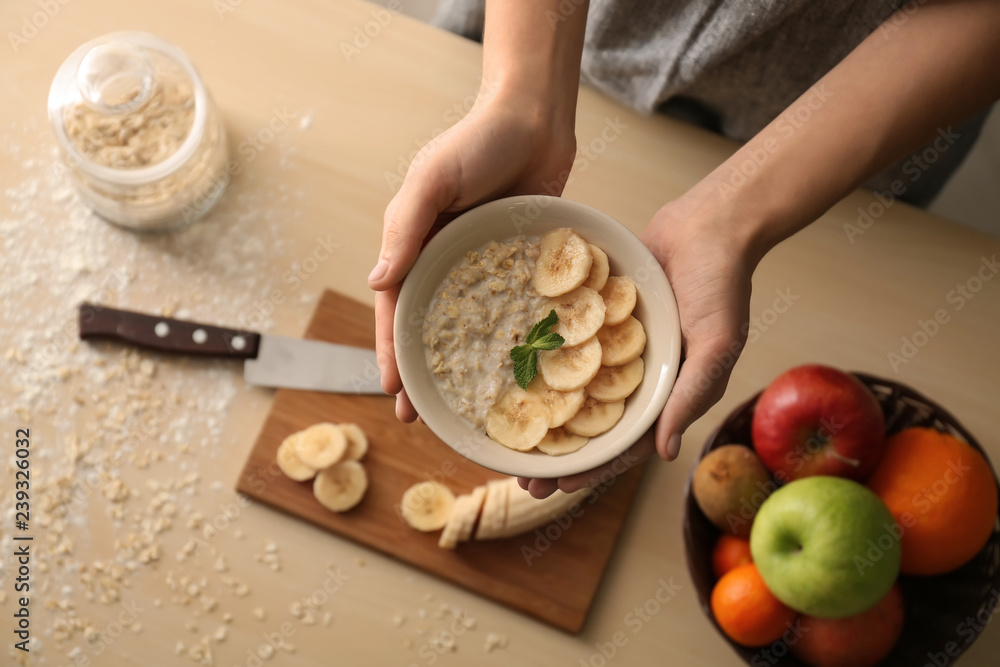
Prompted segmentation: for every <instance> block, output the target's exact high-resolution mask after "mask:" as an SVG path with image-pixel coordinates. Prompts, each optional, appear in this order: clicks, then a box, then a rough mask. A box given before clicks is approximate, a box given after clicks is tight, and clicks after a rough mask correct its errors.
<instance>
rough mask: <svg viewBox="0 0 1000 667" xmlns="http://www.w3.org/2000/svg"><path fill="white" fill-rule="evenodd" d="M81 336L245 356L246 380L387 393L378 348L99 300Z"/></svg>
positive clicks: (86, 314) (85, 309) (84, 312)
mask: <svg viewBox="0 0 1000 667" xmlns="http://www.w3.org/2000/svg"><path fill="white" fill-rule="evenodd" d="M80 338H81V339H90V338H106V339H112V340H117V341H120V342H123V343H128V344H131V345H135V346H138V347H143V348H147V349H151V350H157V351H159V352H174V353H178V354H186V355H191V356H205V357H218V358H224V359H242V360H243V379H244V380H246V382H247V383H248V384H252V385H259V386H264V387H287V388H290V389H305V390H311V391H326V392H334V393H343V394H381V395H384V393H383V391H382V385H381V379H380V374H379V370H378V362H377V360H376V357H375V350H369V349H365V348H360V347H353V346H350V345H339V344H337V343H325V342H322V341H316V340H304V339H300V338H286V337H284V336H271V335H269V334H261V333H257V332H253V331H242V330H240V329H227V328H225V327H217V326H213V325H209V324H201V323H198V322H191V321H188V320H178V319H174V318H170V317H157V316H155V315H147V314H145V313H136V312H133V311H129V310H119V309H117V308H109V307H108V306H102V305H99V304H93V303H82V304H80Z"/></svg>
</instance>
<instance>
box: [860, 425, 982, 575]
mask: <svg viewBox="0 0 1000 667" xmlns="http://www.w3.org/2000/svg"><path fill="white" fill-rule="evenodd" d="M868 488H870V489H871V490H872V491H874V492H875V494H876V495H878V497H879V498H881V499H882V501H883V502H885V504H886V505H887V506H888V507H889V511H890V512H892V515H893V516H894V517H895V518H896V522H897V525H896V526H895V527H894V531H895V533H896V534H899V535H900V537H899V539H900V546H901V547H902V552H903V560H902V566H901V570H902V571H903V572H904V573H906V574H942V573H944V572H950V571H951V570H954V569H955V568H958V567H961V566H962V565H965V564H966V563H967V562H969V561H970V560H972V558H973V557H974V556H975V555H976V554H977V553H978V552H979V550H980V549H982V548H983V546H984V545H985V544H986V542H987V541H988V540H989V538H990V535H991V534H992V533H993V528H994V524H995V523H996V520H997V485H996V479H995V477H994V476H993V470H992V468H990V464H989V462H988V461H987V460H986V459H985V458H984V457H983V455H982V454H980V453H979V452H978V451H976V450H975V449H974V448H972V447H971V446H970V445H968V444H966V443H965V442H962V441H961V440H959V439H958V438H955V437H954V436H951V435H949V434H947V433H941V432H939V431H936V430H934V429H929V428H908V429H906V430H904V431H900V432H899V433H897V434H896V435H894V436H892V437H891V438H889V440H888V441H886V450H885V454H884V455H883V457H882V461H881V462H880V463H879V465H878V467H877V468H876V469H875V472H873V473H872V476H871V477H870V478H868Z"/></svg>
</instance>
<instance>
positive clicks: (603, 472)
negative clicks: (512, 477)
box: [517, 429, 656, 498]
mask: <svg viewBox="0 0 1000 667" xmlns="http://www.w3.org/2000/svg"><path fill="white" fill-rule="evenodd" d="M654 451H656V446H655V442H654V440H653V431H652V429H650V430H649V431H646V433H645V434H644V435H643V436H642V437H641V438H640V439H639V440H638V442H636V443H635V444H634V445H632V446H631V447H629V449H628V450H627V451H626V452H625V453H624V454H622V455H621V456H618V457H616V458H614V459H612V460H611V461H608V462H607V463H605V464H604V465H602V466H600V467H598V468H594V469H592V470H587V471H586V472H581V473H579V474H577V475H569V476H567V477H560V478H559V479H533V478H530V477H518V478H517V483H518V485H519V486H520V487H521V488H522V489H524V490H525V491H527V492H528V493H530V494H531V495H532V496H533V497H535V498H547V497H548V496H551V495H552V494H553V493H555V492H556V490H559V491H562V492H563V493H573V492H574V491H579V490H580V489H589V488H593V487H595V486H599V485H601V484H606V483H607V482H608V481H610V480H611V479H613V478H615V477H617V476H618V475H621V474H622V473H624V472H625V471H626V470H628V469H630V468H632V467H633V466H636V465H639V464H640V463H642V462H643V461H645V460H646V459H648V458H649V457H650V456H651V455H652V454H653V452H654Z"/></svg>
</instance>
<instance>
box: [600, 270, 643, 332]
mask: <svg viewBox="0 0 1000 667" xmlns="http://www.w3.org/2000/svg"><path fill="white" fill-rule="evenodd" d="M601 297H602V298H603V299H604V306H605V310H604V323H605V324H621V323H622V322H624V321H625V318H627V317H628V316H629V315H631V314H632V310H633V309H634V308H635V300H636V291H635V283H634V282H632V279H631V278H629V277H628V276H611V277H610V278H608V282H607V283H606V284H605V285H604V288H603V289H601Z"/></svg>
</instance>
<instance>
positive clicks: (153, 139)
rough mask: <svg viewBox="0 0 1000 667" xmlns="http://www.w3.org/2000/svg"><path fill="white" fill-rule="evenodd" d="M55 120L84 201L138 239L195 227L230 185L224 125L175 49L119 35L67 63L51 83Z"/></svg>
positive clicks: (145, 37) (152, 39) (149, 38)
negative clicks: (141, 235)
mask: <svg viewBox="0 0 1000 667" xmlns="http://www.w3.org/2000/svg"><path fill="white" fill-rule="evenodd" d="M49 121H50V123H51V124H52V128H53V130H54V131H55V134H56V138H57V139H58V142H59V149H60V159H61V161H62V164H63V165H65V166H66V168H67V169H68V171H69V174H70V177H71V179H72V181H73V183H74V185H75V186H76V188H77V190H78V191H79V192H80V196H81V197H82V198H83V200H84V201H85V202H86V203H87V205H89V206H90V207H91V208H92V209H93V210H94V211H95V212H96V213H98V214H99V215H100V216H102V217H103V218H105V219H107V220H109V221H111V222H113V223H115V224H118V225H121V226H123V227H127V228H129V229H134V230H141V231H160V230H166V229H173V228H176V227H180V226H183V225H187V224H190V223H192V222H194V221H195V220H198V219H199V218H201V217H202V216H203V215H205V214H206V213H207V212H208V210H209V209H210V208H211V207H212V205H213V204H215V202H216V201H217V200H218V198H219V196H220V195H221V194H222V191H223V190H224V189H225V187H226V184H227V183H228V182H229V173H228V172H227V171H226V160H227V155H228V152H227V147H226V134H225V130H224V128H223V125H222V119H221V117H220V116H219V113H218V111H217V110H216V108H215V104H213V102H212V98H211V97H210V96H209V94H208V91H207V90H206V89H205V85H204V83H202V80H201V77H200V76H199V75H198V72H197V70H195V68H194V65H193V64H192V63H191V61H190V60H189V59H188V57H187V56H186V55H185V54H184V52H183V51H181V50H180V49H179V48H177V47H176V46H174V45H173V44H170V43H168V42H165V41H163V40H162V39H160V38H159V37H156V36H155V35H151V34H149V33H144V32H116V33H111V34H108V35H104V36H103V37H98V38H97V39H94V40H92V41H90V42H87V43H86V44H84V45H83V46H81V47H80V48H78V49H77V50H76V51H74V52H73V54H72V55H70V57H69V58H67V59H66V61H65V62H64V63H63V64H62V66H61V67H60V68H59V71H58V72H57V73H56V76H55V79H53V81H52V88H51V89H50V91H49Z"/></svg>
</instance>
